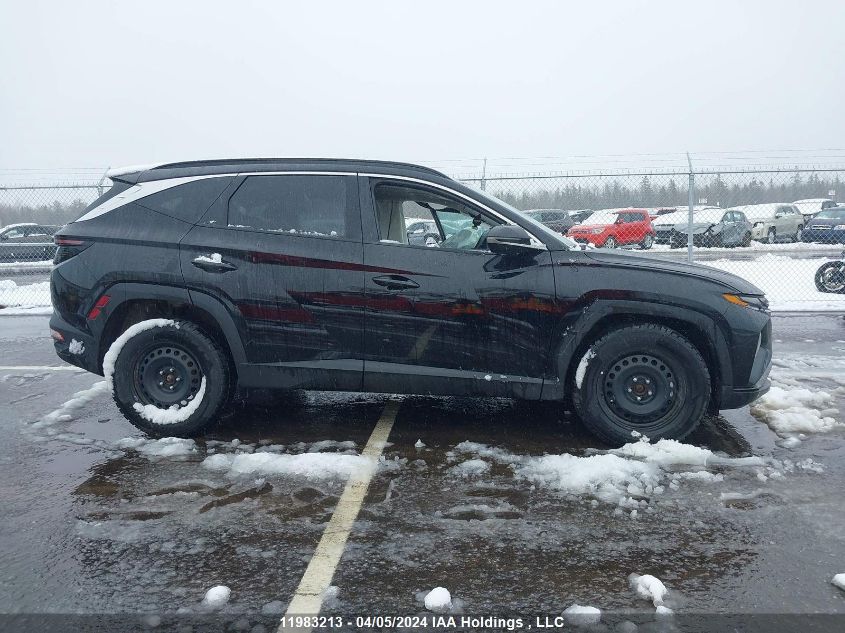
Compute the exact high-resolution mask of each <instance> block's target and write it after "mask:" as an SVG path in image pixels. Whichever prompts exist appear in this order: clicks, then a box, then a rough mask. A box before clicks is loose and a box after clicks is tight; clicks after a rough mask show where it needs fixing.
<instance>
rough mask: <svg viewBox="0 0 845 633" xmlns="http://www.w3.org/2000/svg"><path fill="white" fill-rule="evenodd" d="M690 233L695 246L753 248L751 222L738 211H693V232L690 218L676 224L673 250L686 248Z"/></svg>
mask: <svg viewBox="0 0 845 633" xmlns="http://www.w3.org/2000/svg"><path fill="white" fill-rule="evenodd" d="M667 217H668V216H667ZM690 232H692V243H693V246H705V247H707V246H751V222H749V221H748V219H747V218H746V217H745V214H744V213H743V212H742V211H739V210H736V209H702V210H701V211H693V214H692V231H690V224H689V217H687V218H686V220H685V221H683V222H679V223H678V224H676V225H675V227H674V235H673V237H672V248H680V247H682V246H686V245H687V244H688V242H689V234H690Z"/></svg>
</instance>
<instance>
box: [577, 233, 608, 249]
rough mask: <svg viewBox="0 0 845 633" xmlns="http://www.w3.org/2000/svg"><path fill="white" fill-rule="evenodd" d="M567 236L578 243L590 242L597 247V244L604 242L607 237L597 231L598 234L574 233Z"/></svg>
mask: <svg viewBox="0 0 845 633" xmlns="http://www.w3.org/2000/svg"><path fill="white" fill-rule="evenodd" d="M568 237H569V238H570V239H573V240H575V241H576V242H578V243H579V244H592V245H593V246H596V247H598V246H599V244H604V242H605V240H606V239H607V236H606V235H604V234H602V233H599V234H598V235H593V234H592V233H576V234H575V235H572V234H569V235H568Z"/></svg>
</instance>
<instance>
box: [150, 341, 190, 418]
mask: <svg viewBox="0 0 845 633" xmlns="http://www.w3.org/2000/svg"><path fill="white" fill-rule="evenodd" d="M201 381H202V372H201V371H200V367H199V364H198V363H197V361H196V359H195V358H194V357H193V356H192V355H191V354H190V353H189V352H188V351H187V350H185V349H183V348H181V347H179V346H176V345H157V346H155V347H153V348H151V349H149V350H148V351H147V352H146V353H145V354H143V355H142V356H141V358H140V360H139V361H138V363H137V366H136V371H135V386H136V393H137V394H138V395H139V397H140V399H141V400H142V401H143V402H144V403H145V404H153V405H155V406H157V407H161V408H165V409H166V408H169V407H171V406H173V405H174V404H176V405H179V406H185V405H187V404H188V402H190V401H191V400H193V398H194V396H195V395H196V394H197V392H198V391H199V388H200V384H201Z"/></svg>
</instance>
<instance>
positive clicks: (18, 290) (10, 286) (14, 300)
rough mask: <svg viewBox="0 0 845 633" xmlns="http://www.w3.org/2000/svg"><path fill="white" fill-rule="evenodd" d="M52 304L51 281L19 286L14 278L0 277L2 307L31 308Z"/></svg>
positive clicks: (0, 301) (0, 302)
mask: <svg viewBox="0 0 845 633" xmlns="http://www.w3.org/2000/svg"><path fill="white" fill-rule="evenodd" d="M50 305H51V303H50V282H49V281H40V282H38V283H34V284H26V285H23V286H19V285H18V284H17V283H15V281H14V280H12V279H0V308H19V309H20V308H30V309H31V308H37V307H47V306H50Z"/></svg>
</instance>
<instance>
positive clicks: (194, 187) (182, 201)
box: [137, 176, 232, 224]
mask: <svg viewBox="0 0 845 633" xmlns="http://www.w3.org/2000/svg"><path fill="white" fill-rule="evenodd" d="M231 182H232V177H231V176H223V177H219V178H202V179H200V180H194V181H193V182H187V183H185V184H184V185H177V186H175V187H171V188H170V189H165V190H164V191H160V192H158V193H154V194H152V195H151V196H147V197H145V198H141V199H140V200H138V201H137V204H139V205H141V206H142V207H146V208H147V209H152V210H153V211H158V212H159V213H163V214H164V215H167V216H170V217H171V218H175V219H177V220H182V221H183V222H189V223H191V224H195V223H196V222H197V221H198V220H199V219H200V218H201V217H202V215H203V214H204V213H205V212H206V211H207V210H208V208H209V207H210V206H211V205H212V204H213V203H214V201H215V200H217V198H218V197H220V194H221V193H223V191H224V190H225V189H226V187H227V186H228V185H229V183H231Z"/></svg>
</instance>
